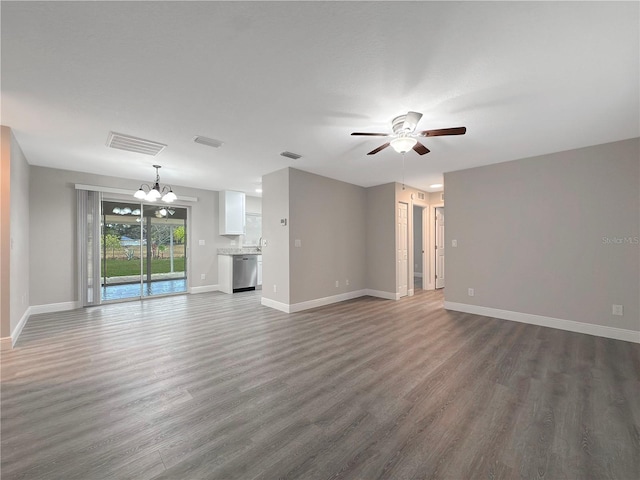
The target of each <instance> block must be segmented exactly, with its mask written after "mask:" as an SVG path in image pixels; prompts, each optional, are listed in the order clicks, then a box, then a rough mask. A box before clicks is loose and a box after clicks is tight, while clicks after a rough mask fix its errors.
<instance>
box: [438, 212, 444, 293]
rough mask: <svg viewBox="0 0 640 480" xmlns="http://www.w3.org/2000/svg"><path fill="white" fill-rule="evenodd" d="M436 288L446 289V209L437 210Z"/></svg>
mask: <svg viewBox="0 0 640 480" xmlns="http://www.w3.org/2000/svg"><path fill="white" fill-rule="evenodd" d="M436 288H444V207H438V208H436Z"/></svg>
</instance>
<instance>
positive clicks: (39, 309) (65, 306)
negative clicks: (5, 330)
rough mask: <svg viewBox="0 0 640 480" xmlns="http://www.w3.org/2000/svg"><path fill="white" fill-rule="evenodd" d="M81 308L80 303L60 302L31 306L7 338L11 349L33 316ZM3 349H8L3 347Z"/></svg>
mask: <svg viewBox="0 0 640 480" xmlns="http://www.w3.org/2000/svg"><path fill="white" fill-rule="evenodd" d="M80 307H81V305H80V302H60V303H46V304H44V305H31V306H30V307H28V308H27V309H26V310H25V312H24V314H23V315H22V317H21V318H20V321H19V322H18V324H17V325H16V328H14V329H13V332H11V336H10V337H7V339H8V340H10V344H11V348H13V347H14V346H15V344H16V342H17V341H18V338H19V337H20V334H21V333H22V329H23V328H24V326H25V325H26V324H27V321H28V320H29V317H30V316H31V315H37V314H39V313H52V312H65V311H67V310H75V309H76V308H80ZM5 340H6V339H2V341H5ZM2 348H6V347H5V346H4V345H3V347H2Z"/></svg>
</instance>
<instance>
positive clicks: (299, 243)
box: [293, 238, 302, 247]
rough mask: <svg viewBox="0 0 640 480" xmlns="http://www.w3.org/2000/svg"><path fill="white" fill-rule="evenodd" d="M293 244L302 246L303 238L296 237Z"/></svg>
mask: <svg viewBox="0 0 640 480" xmlns="http://www.w3.org/2000/svg"><path fill="white" fill-rule="evenodd" d="M293 246H294V247H301V246H302V240H300V239H299V238H296V239H295V240H294V241H293Z"/></svg>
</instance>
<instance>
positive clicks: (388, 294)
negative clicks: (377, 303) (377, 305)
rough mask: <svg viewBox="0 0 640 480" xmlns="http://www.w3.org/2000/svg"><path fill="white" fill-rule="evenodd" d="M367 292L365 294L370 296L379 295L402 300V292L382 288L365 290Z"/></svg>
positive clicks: (379, 296)
mask: <svg viewBox="0 0 640 480" xmlns="http://www.w3.org/2000/svg"><path fill="white" fill-rule="evenodd" d="M365 292H367V293H366V294H365V295H369V296H370V297H378V298H384V299H386V300H400V294H399V293H395V292H383V291H382V290H371V289H367V290H365Z"/></svg>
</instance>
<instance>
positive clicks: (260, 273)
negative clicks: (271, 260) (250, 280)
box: [258, 255, 262, 285]
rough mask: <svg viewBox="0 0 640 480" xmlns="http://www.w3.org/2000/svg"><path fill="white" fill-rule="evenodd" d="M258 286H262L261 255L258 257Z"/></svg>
mask: <svg viewBox="0 0 640 480" xmlns="http://www.w3.org/2000/svg"><path fill="white" fill-rule="evenodd" d="M258 285H262V255H258Z"/></svg>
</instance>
